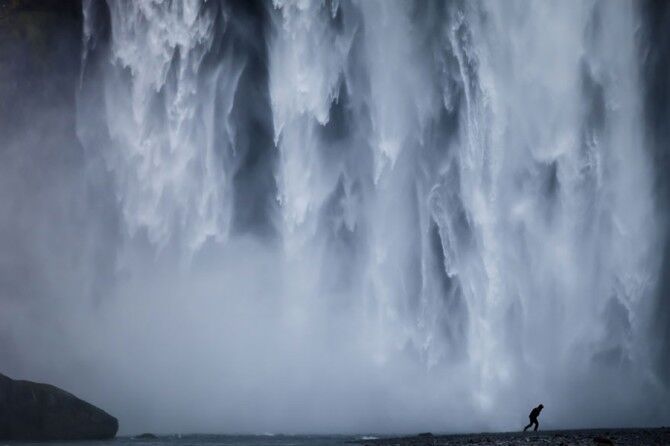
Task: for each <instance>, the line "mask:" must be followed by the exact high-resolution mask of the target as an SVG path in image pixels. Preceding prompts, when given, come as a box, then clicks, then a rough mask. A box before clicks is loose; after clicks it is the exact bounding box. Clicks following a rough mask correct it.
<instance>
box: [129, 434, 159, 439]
mask: <svg viewBox="0 0 670 446" xmlns="http://www.w3.org/2000/svg"><path fill="white" fill-rule="evenodd" d="M133 438H134V439H135V440H158V436H157V435H155V434H152V433H149V432H145V433H143V434H140V435H136V436H135V437H133Z"/></svg>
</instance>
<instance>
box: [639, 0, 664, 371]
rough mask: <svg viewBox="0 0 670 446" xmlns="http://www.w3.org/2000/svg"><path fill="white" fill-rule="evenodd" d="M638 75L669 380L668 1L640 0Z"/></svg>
mask: <svg viewBox="0 0 670 446" xmlns="http://www.w3.org/2000/svg"><path fill="white" fill-rule="evenodd" d="M640 8H641V10H642V17H643V20H644V26H643V27H642V29H641V31H640V42H641V47H640V75H641V78H642V80H643V86H644V92H643V93H644V96H643V97H644V122H645V124H646V131H647V139H648V143H649V147H650V148H651V151H652V153H651V155H652V159H653V162H654V169H655V173H656V177H655V182H654V185H655V192H656V200H657V203H656V205H657V206H658V208H659V210H660V215H661V218H662V219H663V221H662V224H663V225H665V227H666V229H665V230H664V236H665V239H664V240H660V241H659V243H662V244H663V246H664V248H663V262H662V264H661V270H660V276H659V284H658V289H657V301H656V304H655V308H654V310H655V311H654V312H655V314H656V316H655V321H654V322H655V325H654V326H653V327H652V330H653V331H654V333H655V334H654V336H655V337H656V338H657V339H659V347H658V350H657V351H655V352H654V353H655V354H656V357H657V365H658V376H659V377H661V379H664V380H665V382H666V383H667V384H670V234H668V222H670V175H669V172H670V3H669V2H667V1H662V0H661V1H659V0H649V1H646V2H643V3H641V4H640Z"/></svg>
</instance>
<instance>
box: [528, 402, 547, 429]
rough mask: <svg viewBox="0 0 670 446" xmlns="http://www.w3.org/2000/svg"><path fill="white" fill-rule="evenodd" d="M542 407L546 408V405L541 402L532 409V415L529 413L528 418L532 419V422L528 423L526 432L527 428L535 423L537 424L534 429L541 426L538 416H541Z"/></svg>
mask: <svg viewBox="0 0 670 446" xmlns="http://www.w3.org/2000/svg"><path fill="white" fill-rule="evenodd" d="M542 409H544V406H543V405H542V404H540V405H539V406H537V407H536V408H535V409H533V410H531V411H530V415H528V419H530V423H528V426H526V427H524V428H523V431H524V432H526V429H528V428H529V427H531V426H532V425H533V424H534V425H535V429H533V431H537V428H538V427H539V426H540V423H538V422H537V417H538V416H540V412H542Z"/></svg>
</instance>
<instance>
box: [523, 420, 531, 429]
mask: <svg viewBox="0 0 670 446" xmlns="http://www.w3.org/2000/svg"><path fill="white" fill-rule="evenodd" d="M532 425H533V420H530V423H528V426H526V427H524V428H523V431H524V432H526V429H528V428H529V427H531V426H532Z"/></svg>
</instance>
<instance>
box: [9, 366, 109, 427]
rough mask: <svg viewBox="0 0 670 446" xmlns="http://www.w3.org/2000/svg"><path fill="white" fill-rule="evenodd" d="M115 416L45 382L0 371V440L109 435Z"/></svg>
mask: <svg viewBox="0 0 670 446" xmlns="http://www.w3.org/2000/svg"><path fill="white" fill-rule="evenodd" d="M118 428H119V422H118V421H117V419H116V418H114V417H113V416H111V415H109V414H108V413H107V412H105V411H103V410H101V409H98V408H97V407H95V406H93V405H92V404H89V403H87V402H86V401H83V400H80V399H79V398H77V397H76V396H74V395H72V394H70V393H68V392H65V391H64V390H61V389H59V388H57V387H54V386H51V385H49V384H40V383H34V382H30V381H18V380H17V381H15V380H12V379H10V378H8V377H6V376H4V375H2V374H0V440H98V439H107V438H113V437H114V436H115V435H116V431H117V430H118Z"/></svg>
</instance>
